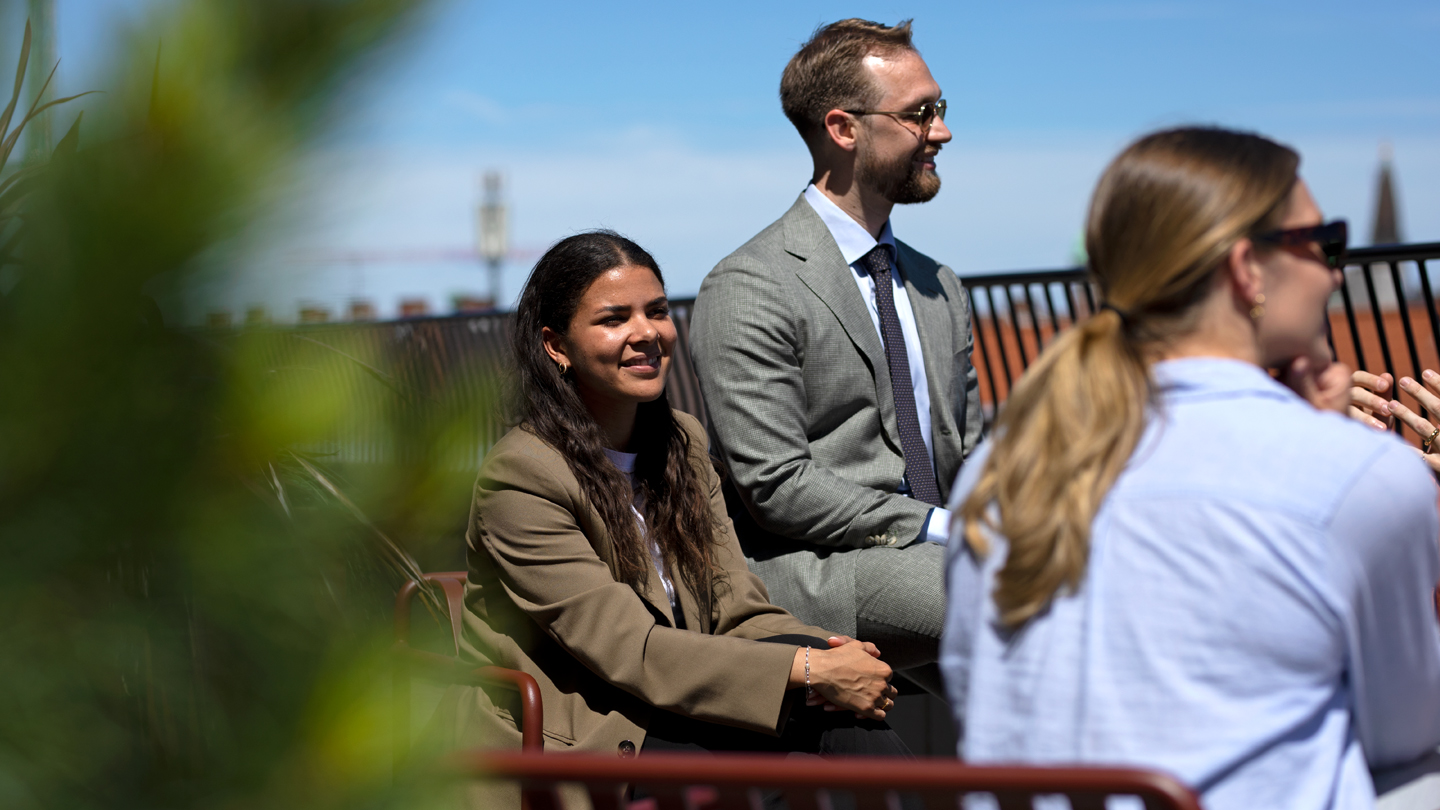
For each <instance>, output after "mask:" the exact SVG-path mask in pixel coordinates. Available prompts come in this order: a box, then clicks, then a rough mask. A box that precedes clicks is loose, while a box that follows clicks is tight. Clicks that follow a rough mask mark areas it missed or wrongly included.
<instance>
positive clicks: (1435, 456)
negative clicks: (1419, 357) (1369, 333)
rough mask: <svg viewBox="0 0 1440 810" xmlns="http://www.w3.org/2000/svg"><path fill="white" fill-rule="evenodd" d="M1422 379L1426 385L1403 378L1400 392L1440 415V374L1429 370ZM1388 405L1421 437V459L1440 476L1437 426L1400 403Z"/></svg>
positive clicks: (1439, 432)
mask: <svg viewBox="0 0 1440 810" xmlns="http://www.w3.org/2000/svg"><path fill="white" fill-rule="evenodd" d="M1420 377H1421V378H1422V379H1424V380H1425V384H1424V385H1421V384H1420V383H1417V382H1415V381H1414V380H1412V379H1410V378H1409V377H1401V378H1400V390H1401V391H1404V392H1405V393H1407V394H1409V395H1410V396H1412V397H1415V399H1417V400H1419V402H1420V405H1421V406H1422V407H1424V408H1425V410H1427V411H1429V412H1430V413H1432V414H1436V413H1440V396H1436V394H1437V392H1440V374H1436V373H1435V372H1433V371H1431V370H1430V369H1428V368H1427V369H1425V372H1424V373H1423V374H1421V375H1420ZM1387 404H1388V405H1389V409H1390V413H1392V414H1394V415H1395V417H1396V418H1397V419H1399V420H1400V421H1401V422H1402V423H1404V424H1405V426H1406V427H1408V428H1410V429H1411V430H1413V431H1415V432H1416V433H1418V434H1419V435H1420V438H1421V440H1422V442H1423V447H1422V448H1421V450H1420V457H1421V458H1423V459H1425V463H1426V464H1429V465H1430V471H1431V472H1433V473H1436V474H1437V475H1440V453H1437V452H1434V451H1437V450H1440V441H1436V439H1437V438H1440V431H1437V430H1436V429H1435V425H1434V424H1432V423H1431V422H1430V421H1429V420H1428V419H1425V418H1424V417H1422V416H1420V414H1418V413H1415V412H1414V411H1412V410H1410V409H1409V408H1407V407H1406V406H1405V405H1404V404H1402V403H1400V402H1399V401H1396V400H1391V401H1390V402H1389V403H1387ZM1427 451H1429V452H1427Z"/></svg>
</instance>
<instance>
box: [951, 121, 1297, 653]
mask: <svg viewBox="0 0 1440 810" xmlns="http://www.w3.org/2000/svg"><path fill="white" fill-rule="evenodd" d="M1298 164H1299V157H1298V156H1297V155H1296V154H1295V153H1294V152H1293V151H1292V150H1290V149H1287V148H1286V147H1283V146H1280V145H1279V144H1276V143H1274V142H1272V141H1269V140H1266V139H1264V138H1261V137H1259V136H1257V135H1250V134H1245V133H1238V132H1229V131H1226V130H1219V129H1179V130H1169V131H1166V132H1159V133H1155V134H1154V135H1150V136H1147V137H1145V138H1142V139H1141V140H1139V141H1137V142H1136V143H1135V144H1133V145H1131V146H1130V147H1129V148H1127V149H1126V150H1125V151H1124V152H1122V153H1121V154H1120V156H1119V157H1117V158H1116V159H1115V161H1114V162H1113V163H1111V164H1110V167H1109V168H1108V169H1106V172H1105V175H1104V176H1103V177H1102V178H1101V180H1100V183H1099V185H1098V186H1097V188H1096V190H1095V196H1094V198H1093V199H1092V201H1091V206H1090V215H1089V219H1088V222H1087V227H1086V250H1087V252H1088V254H1089V256H1090V269H1091V274H1092V276H1093V279H1094V281H1095V284H1096V286H1097V287H1098V288H1099V289H1100V292H1101V295H1102V297H1103V298H1104V300H1105V301H1106V302H1107V305H1108V306H1107V307H1106V308H1104V309H1101V310H1100V311H1099V312H1098V313H1096V314H1095V315H1094V316H1092V317H1090V318H1089V319H1087V320H1086V321H1084V322H1082V323H1080V324H1078V325H1077V326H1075V327H1074V328H1073V329H1071V330H1070V331H1068V332H1066V333H1064V334H1062V335H1061V336H1060V337H1058V338H1057V339H1056V340H1055V342H1054V343H1052V344H1051V345H1050V346H1049V347H1048V348H1046V349H1045V351H1044V352H1043V353H1042V354H1041V355H1040V357H1039V358H1037V359H1036V361H1035V363H1034V364H1033V365H1031V367H1030V368H1029V369H1028V370H1027V371H1026V373H1025V376H1024V377H1022V378H1021V379H1020V381H1019V382H1018V383H1017V384H1016V386H1015V388H1014V390H1013V391H1012V392H1011V394H1010V397H1009V399H1008V400H1007V401H1006V403H1005V406H1004V408H1003V409H1002V410H1001V411H1000V414H999V416H998V418H997V420H996V422H995V428H994V431H993V438H992V441H993V446H992V448H991V451H990V455H989V457H988V458H987V459H986V461H985V466H984V467H983V468H982V470H981V473H980V476H979V479H978V482H977V484H976V485H975V488H974V489H973V490H972V491H971V492H970V494H969V496H968V497H967V498H966V500H965V502H964V503H963V504H962V505H961V507H960V511H959V514H958V515H957V519H958V520H959V521H961V522H962V524H963V526H964V531H965V540H966V542H967V543H968V544H969V546H970V547H971V548H972V549H973V550H974V551H975V552H976V553H977V554H979V555H980V556H984V555H986V554H988V553H989V551H990V548H989V542H988V541H987V539H986V537H985V534H984V531H983V530H982V524H983V526H984V527H985V528H988V529H990V530H992V531H995V532H998V534H1000V535H1001V536H1002V537H1004V538H1005V540H1006V542H1007V545H1008V552H1007V556H1006V559H1005V565H1004V566H1003V567H1002V568H1001V570H1000V572H999V574H998V575H997V582H996V587H995V591H994V594H993V596H994V599H995V605H996V608H997V610H998V612H999V618H1000V621H1001V623H1002V624H1004V625H1005V626H1007V627H1016V626H1019V625H1021V624H1024V623H1025V622H1026V621H1028V620H1029V619H1030V618H1031V617H1033V616H1035V615H1036V614H1037V613H1039V612H1040V611H1042V610H1044V609H1045V607H1046V606H1047V605H1048V604H1049V603H1050V601H1051V600H1052V599H1053V598H1054V596H1055V594H1056V593H1057V592H1059V591H1060V590H1061V589H1062V588H1064V589H1069V590H1074V589H1075V588H1077V587H1079V585H1080V581H1081V578H1082V577H1083V576H1084V574H1085V567H1086V564H1087V562H1088V560H1089V556H1090V528H1091V524H1092V523H1093V522H1094V519H1095V514H1096V512H1098V511H1099V509H1100V505H1101V503H1102V502H1103V501H1104V499H1105V496H1106V495H1107V494H1109V492H1110V489H1111V487H1112V486H1114V484H1115V481H1116V479H1117V478H1119V476H1120V473H1121V472H1122V471H1123V470H1124V468H1125V465H1126V464H1127V463H1128V462H1129V460H1130V456H1131V455H1132V454H1133V453H1134V451H1135V447H1136V445H1137V444H1138V443H1139V441H1140V437H1141V435H1142V434H1143V433H1144V431H1145V425H1146V421H1147V411H1148V410H1149V409H1150V408H1151V407H1152V405H1153V387H1152V385H1151V380H1150V370H1149V363H1150V359H1151V358H1152V357H1153V356H1154V354H1155V352H1156V350H1157V349H1158V348H1160V347H1163V345H1164V344H1165V343H1166V341H1168V340H1170V339H1173V338H1174V337H1176V336H1178V335H1182V334H1185V333H1186V332H1187V331H1189V330H1190V329H1192V328H1193V325H1194V324H1193V321H1194V317H1195V315H1196V314H1197V312H1198V308H1197V307H1196V304H1197V303H1198V302H1199V301H1200V300H1202V299H1203V298H1204V297H1205V295H1206V294H1207V293H1208V291H1209V289H1210V286H1211V284H1212V282H1213V279H1214V270H1215V268H1216V267H1217V266H1218V265H1219V263H1220V262H1221V260H1222V259H1223V258H1224V256H1225V255H1226V254H1227V253H1228V252H1229V249H1230V248H1231V246H1233V245H1234V244H1235V243H1236V242H1237V241H1238V240H1239V239H1241V238H1243V237H1244V236H1245V235H1247V234H1248V233H1251V232H1253V230H1254V229H1255V228H1257V227H1259V226H1262V225H1264V224H1266V223H1268V222H1269V220H1271V219H1273V218H1274V217H1275V216H1277V213H1276V212H1277V211H1278V209H1279V208H1280V206H1281V204H1282V203H1283V201H1284V200H1285V199H1286V197H1287V196H1288V195H1289V192H1290V188H1291V187H1292V186H1293V185H1294V183H1295V178H1296V174H1295V170H1296V168H1297V167H1298ZM1122 312H1123V313H1124V314H1123V315H1122ZM992 507H993V508H994V510H995V512H996V514H998V522H997V521H995V520H994V519H993V518H992V517H991V513H990V510H991V508H992Z"/></svg>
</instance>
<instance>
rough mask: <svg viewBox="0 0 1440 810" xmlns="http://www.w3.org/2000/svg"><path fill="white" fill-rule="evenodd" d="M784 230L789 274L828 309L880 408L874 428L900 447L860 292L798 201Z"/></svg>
mask: <svg viewBox="0 0 1440 810" xmlns="http://www.w3.org/2000/svg"><path fill="white" fill-rule="evenodd" d="M782 222H783V223H784V230H785V251H786V252H787V253H789V254H791V255H792V256H794V257H796V258H797V259H800V260H801V261H802V262H803V264H801V265H800V267H799V269H798V270H796V271H795V275H796V276H798V277H799V278H800V281H801V283H803V284H804V285H805V286H806V287H809V288H810V291H811V292H813V293H815V296H816V297H817V298H819V299H820V301H821V302H822V303H823V304H825V306H826V307H828V308H829V310H830V312H831V313H833V314H834V315H835V319H836V320H837V321H838V322H839V323H840V328H841V329H843V330H844V331H845V334H846V336H847V337H849V338H850V342H851V343H853V344H855V348H856V349H858V350H859V351H860V354H861V355H862V356H864V358H865V361H866V363H868V364H869V366H870V373H871V374H872V375H874V377H875V401H876V404H878V405H879V407H880V417H881V418H880V422H881V424H882V425H884V427H885V433H886V434H887V435H888V436H889V437H890V440H891V441H892V442H894V443H895V446H897V447H898V446H899V444H900V435H899V428H898V427H897V423H896V421H895V392H894V391H893V390H892V389H891V387H890V366H889V365H888V364H887V361H886V359H885V346H884V344H882V343H881V342H880V335H879V333H877V332H876V331H875V322H874V321H872V320H870V311H869V310H868V309H866V308H865V299H864V298H862V297H860V288H859V287H857V286H855V280H854V279H852V278H851V277H850V276H851V274H852V273H853V272H854V271H853V270H851V269H850V265H848V264H846V263H845V257H844V256H841V255H840V248H839V247H838V246H837V245H836V244H835V239H834V237H832V236H831V235H830V229H828V228H826V227H825V222H824V221H823V220H821V219H820V215H819V214H817V213H815V209H813V208H811V207H810V203H809V202H807V201H806V200H805V197H804V195H801V197H800V199H799V200H797V201H796V202H795V205H793V206H791V207H790V210H789V211H788V212H786V214H785V216H784V217H783V218H782Z"/></svg>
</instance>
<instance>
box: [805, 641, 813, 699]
mask: <svg viewBox="0 0 1440 810" xmlns="http://www.w3.org/2000/svg"><path fill="white" fill-rule="evenodd" d="M805 697H806V698H812V697H815V690H814V689H811V688H810V647H809V646H808V645H807V646H806V647H805Z"/></svg>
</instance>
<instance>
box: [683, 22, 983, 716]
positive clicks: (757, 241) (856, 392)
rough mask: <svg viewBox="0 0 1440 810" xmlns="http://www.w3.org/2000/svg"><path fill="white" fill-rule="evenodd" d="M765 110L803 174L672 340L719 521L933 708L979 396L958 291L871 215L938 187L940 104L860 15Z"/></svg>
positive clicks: (795, 65)
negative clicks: (958, 506) (703, 436)
mask: <svg viewBox="0 0 1440 810" xmlns="http://www.w3.org/2000/svg"><path fill="white" fill-rule="evenodd" d="M780 100H781V105H782V106H783V107H784V110H785V114H786V116H787V117H789V119H790V121H791V122H792V123H794V124H795V126H796V128H797V129H799V131H800V135H801V137H803V138H804V139H805V143H806V145H807V146H808V147H809V149H810V154H811V157H812V159H813V161H814V174H813V175H812V177H813V179H812V181H811V184H810V185H809V186H808V187H807V188H806V189H805V192H804V193H803V194H802V195H801V196H800V199H798V200H796V202H795V204H794V205H793V206H792V207H791V208H790V210H789V211H788V212H786V213H785V215H784V216H782V217H781V218H780V219H779V220H778V221H776V222H775V223H774V224H772V225H770V226H769V227H768V228H766V229H765V230H763V231H761V232H760V233H759V234H758V235H756V236H755V238H753V239H751V240H750V241H749V242H747V243H745V245H743V246H742V247H741V248H740V249H739V250H737V251H735V252H734V253H732V254H730V255H729V256H727V257H726V258H725V259H724V260H722V261H721V262H720V263H719V264H718V265H716V267H715V269H714V270H712V271H711V272H710V274H709V275H708V276H706V278H705V281H704V283H703V284H702V285H701V287H700V294H699V296H698V298H697V300H696V302H695V310H694V314H693V320H692V322H691V328H690V338H691V349H692V353H693V356H694V360H695V368H696V371H697V373H698V374H699V377H700V385H701V389H702V391H703V393H704V395H705V403H706V408H707V410H708V412H709V415H710V422H711V428H712V437H713V444H714V447H715V449H716V450H717V451H718V452H719V453H720V455H721V457H722V458H723V460H724V461H725V463H726V465H727V466H728V468H729V478H728V480H727V485H726V486H727V493H726V494H727V500H728V502H729V507H730V512H731V517H732V518H733V519H734V520H735V524H736V531H737V533H738V534H739V536H740V540H741V543H742V545H743V547H744V549H745V553H746V556H747V557H748V558H749V560H750V567H751V569H752V570H753V571H755V572H756V573H757V574H759V576H760V577H761V579H763V580H764V581H765V584H766V585H767V587H768V588H769V590H770V596H771V599H772V600H773V601H774V602H775V604H777V605H780V606H782V607H784V608H786V609H787V610H789V611H791V612H792V613H794V614H795V615H796V616H798V617H799V618H800V619H801V620H802V621H806V622H810V623H812V624H816V625H819V626H822V627H830V628H832V629H834V630H836V631H841V632H845V631H849V632H850V633H851V634H852V635H854V636H856V637H858V638H860V639H863V640H866V641H872V642H874V643H875V644H876V645H877V646H878V647H879V648H880V650H881V652H882V654H883V655H884V657H885V660H886V661H888V662H889V663H890V664H891V665H892V666H894V667H895V668H896V669H899V670H904V671H905V674H907V675H908V676H909V677H910V678H911V680H913V681H915V682H916V683H919V684H920V685H921V686H924V687H925V688H926V689H928V690H929V691H931V692H933V693H935V694H937V695H941V696H943V695H944V691H943V687H942V685H941V683H940V677H939V671H938V668H937V667H936V666H935V663H934V662H935V661H936V658H937V656H938V654H939V637H940V632H941V625H942V623H943V619H944V612H945V610H944V609H945V604H944V603H945V594H944V583H943V578H942V577H943V562H944V548H943V545H942V544H943V543H944V542H945V540H946V537H947V535H948V530H949V523H950V513H949V512H948V511H947V510H946V509H945V508H944V504H945V502H946V501H945V499H946V497H947V496H948V494H949V490H950V485H951V484H952V483H953V481H954V480H955V474H956V472H957V471H958V470H959V469H960V465H961V463H962V462H963V461H964V458H965V456H967V455H968V454H969V453H970V451H971V450H973V449H974V447H975V445H976V443H977V442H978V441H979V439H980V430H981V424H982V422H981V413H980V402H979V389H978V382H977V378H976V374H975V369H974V368H973V367H972V366H971V365H970V349H971V332H970V312H969V306H968V303H967V299H966V296H965V292H964V290H962V289H961V286H960V284H959V282H958V280H957V279H956V278H955V274H954V273H953V272H952V271H951V270H950V268H948V267H945V266H943V265H941V264H938V263H937V262H935V261H934V260H933V259H931V258H930V257H928V256H926V255H924V254H922V253H920V252H919V251H917V250H915V249H914V248H912V247H910V246H909V245H907V244H905V243H904V242H901V241H899V240H897V239H895V238H894V235H893V233H892V232H891V228H890V211H891V209H892V208H893V207H894V206H895V205H896V204H906V203H919V202H925V201H926V200H929V199H931V198H932V197H934V196H935V194H936V193H937V192H938V191H939V189H940V178H939V177H938V176H937V175H936V174H935V163H934V161H935V156H936V154H937V153H938V152H939V151H940V147H941V145H942V144H944V143H945V142H947V141H949V140H950V131H949V130H948V129H947V128H946V126H945V122H944V120H943V119H944V115H945V102H944V101H943V100H942V99H941V96H940V87H939V85H938V84H936V82H935V80H934V78H932V77H931V75H930V71H929V68H928V67H926V65H925V62H924V60H923V59H921V58H920V55H919V53H918V52H916V50H915V48H914V46H913V45H912V44H911V39H910V24H909V22H908V21H907V22H903V23H901V24H899V25H897V26H894V27H890V26H884V25H880V24H877V23H872V22H866V21H863V20H842V21H840V22H837V23H833V24H831V25H828V26H825V27H823V28H821V29H819V30H818V31H816V32H815V35H814V36H813V37H812V38H811V39H810V41H809V42H807V43H806V44H805V45H804V46H803V47H802V48H801V49H800V51H799V52H798V53H797V54H796V55H795V57H794V58H793V59H791V60H790V63H789V65H787V66H786V68H785V72H784V75H783V76H782V78H781V80H780Z"/></svg>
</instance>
